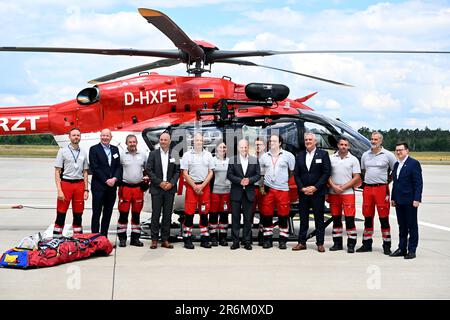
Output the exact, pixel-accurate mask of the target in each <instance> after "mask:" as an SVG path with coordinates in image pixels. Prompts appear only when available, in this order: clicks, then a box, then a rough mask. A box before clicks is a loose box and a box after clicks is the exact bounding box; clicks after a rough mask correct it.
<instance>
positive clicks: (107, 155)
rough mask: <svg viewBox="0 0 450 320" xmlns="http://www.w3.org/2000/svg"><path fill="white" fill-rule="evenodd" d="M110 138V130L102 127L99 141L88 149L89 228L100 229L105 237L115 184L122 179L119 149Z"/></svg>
mask: <svg viewBox="0 0 450 320" xmlns="http://www.w3.org/2000/svg"><path fill="white" fill-rule="evenodd" d="M111 139H112V135H111V131H110V130H109V129H103V130H102V132H101V133H100V143H99V144H96V145H94V146H92V147H91V149H90V150H89V167H90V169H91V172H92V180H91V191H92V220H91V230H92V232H93V233H98V232H99V230H100V233H101V234H102V235H104V236H105V237H107V236H108V229H109V223H110V222H111V215H112V211H113V207H114V203H115V202H116V195H117V185H118V184H119V183H120V182H121V181H122V165H121V164H120V154H119V149H118V148H117V147H116V146H113V145H111V144H110V142H111ZM102 210H103V216H102ZM101 216H102V221H101V225H100V217H101Z"/></svg>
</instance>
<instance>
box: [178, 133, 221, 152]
mask: <svg viewBox="0 0 450 320" xmlns="http://www.w3.org/2000/svg"><path fill="white" fill-rule="evenodd" d="M197 132H201V133H202V134H203V147H204V148H205V149H206V150H208V151H209V152H211V153H212V154H213V155H214V154H215V148H216V144H217V143H218V141H219V140H222V139H223V134H222V131H221V130H220V129H219V128H217V127H216V126H203V127H201V128H194V127H180V128H176V129H175V130H174V131H173V132H172V143H176V144H177V145H178V147H182V149H183V152H184V151H186V150H191V149H192V148H193V147H194V135H195V134H196V133H197ZM183 152H181V153H180V156H181V155H182V153H183Z"/></svg>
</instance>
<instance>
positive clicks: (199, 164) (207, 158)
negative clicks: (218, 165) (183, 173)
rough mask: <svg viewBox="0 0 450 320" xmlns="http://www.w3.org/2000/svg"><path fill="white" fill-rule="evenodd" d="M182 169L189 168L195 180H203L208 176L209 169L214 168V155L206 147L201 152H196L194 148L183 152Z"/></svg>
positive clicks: (189, 172)
mask: <svg viewBox="0 0 450 320" xmlns="http://www.w3.org/2000/svg"><path fill="white" fill-rule="evenodd" d="M180 169H181V170H187V171H188V174H189V175H190V176H191V178H192V179H193V180H194V182H203V181H205V179H206V177H207V176H208V170H210V169H211V170H213V169H214V161H213V156H212V154H211V152H209V151H206V150H204V149H203V150H202V152H201V153H195V151H194V149H192V150H190V151H187V152H185V153H184V154H183V158H181V161H180Z"/></svg>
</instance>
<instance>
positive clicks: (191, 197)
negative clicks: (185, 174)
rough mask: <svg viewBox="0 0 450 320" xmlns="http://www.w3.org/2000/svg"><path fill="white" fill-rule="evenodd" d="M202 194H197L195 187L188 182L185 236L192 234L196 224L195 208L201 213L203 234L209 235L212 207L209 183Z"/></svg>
mask: <svg viewBox="0 0 450 320" xmlns="http://www.w3.org/2000/svg"><path fill="white" fill-rule="evenodd" d="M202 191H203V193H202V194H196V193H195V191H194V189H193V188H192V187H191V186H190V185H189V184H186V196H185V199H184V213H185V219H184V222H183V237H184V238H186V237H190V236H192V227H193V226H194V214H195V210H196V209H197V210H198V213H199V214H200V223H199V227H200V232H201V235H202V236H206V237H208V236H209V232H208V213H209V209H210V188H209V183H208V184H207V185H206V186H205V187H204V188H203V190H202Z"/></svg>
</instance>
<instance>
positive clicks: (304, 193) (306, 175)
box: [292, 132, 331, 252]
mask: <svg viewBox="0 0 450 320" xmlns="http://www.w3.org/2000/svg"><path fill="white" fill-rule="evenodd" d="M304 138H305V147H306V150H303V151H301V152H299V154H298V155H297V158H296V159H295V170H294V177H295V183H296V184H297V188H298V194H299V215H300V231H299V234H298V244H297V245H296V246H295V247H293V248H292V250H294V251H298V250H305V249H306V234H307V232H308V228H309V209H310V208H312V210H313V213H314V222H315V227H316V244H317V251H319V252H325V248H324V246H323V243H324V238H325V224H324V221H323V211H324V205H325V194H326V192H327V181H328V178H329V177H330V174H331V163H330V157H329V155H328V152H326V151H324V150H320V149H317V148H316V136H315V134H314V133H312V132H306V133H305V135H304Z"/></svg>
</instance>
